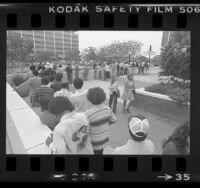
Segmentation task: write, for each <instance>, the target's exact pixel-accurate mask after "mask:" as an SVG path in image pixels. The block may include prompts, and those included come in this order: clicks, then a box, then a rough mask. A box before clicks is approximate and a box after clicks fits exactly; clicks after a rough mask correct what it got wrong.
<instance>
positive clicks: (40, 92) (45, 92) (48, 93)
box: [35, 76, 54, 111]
mask: <svg viewBox="0 0 200 188" xmlns="http://www.w3.org/2000/svg"><path fill="white" fill-rule="evenodd" d="M41 84H42V85H41V86H40V87H39V88H38V89H37V90H36V96H35V97H36V101H37V102H39V104H40V100H41V97H44V98H45V97H46V98H48V97H53V95H54V91H53V89H51V88H50V87H48V84H49V77H48V76H43V77H42V79H41ZM44 110H45V109H43V108H42V106H41V111H44Z"/></svg>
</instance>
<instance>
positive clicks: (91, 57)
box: [81, 47, 98, 61]
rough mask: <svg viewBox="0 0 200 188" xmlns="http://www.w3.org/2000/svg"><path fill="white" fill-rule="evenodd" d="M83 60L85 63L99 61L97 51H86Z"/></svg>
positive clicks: (88, 49) (83, 52) (89, 49)
mask: <svg viewBox="0 0 200 188" xmlns="http://www.w3.org/2000/svg"><path fill="white" fill-rule="evenodd" d="M81 58H82V59H83V60H84V61H97V60H98V56H97V50H96V48H94V47H88V48H86V49H84V50H83V51H82V53H81Z"/></svg>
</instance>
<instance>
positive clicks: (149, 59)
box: [149, 45, 152, 64]
mask: <svg viewBox="0 0 200 188" xmlns="http://www.w3.org/2000/svg"><path fill="white" fill-rule="evenodd" d="M151 51H152V49H151V45H150V47H149V64H150V61H151Z"/></svg>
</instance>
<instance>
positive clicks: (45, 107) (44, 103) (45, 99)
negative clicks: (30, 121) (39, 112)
mask: <svg viewBox="0 0 200 188" xmlns="http://www.w3.org/2000/svg"><path fill="white" fill-rule="evenodd" d="M51 99H52V96H50V95H49V96H48V95H47V96H45V97H44V96H42V97H40V106H41V108H42V109H43V110H48V105H49V102H50V101H51Z"/></svg>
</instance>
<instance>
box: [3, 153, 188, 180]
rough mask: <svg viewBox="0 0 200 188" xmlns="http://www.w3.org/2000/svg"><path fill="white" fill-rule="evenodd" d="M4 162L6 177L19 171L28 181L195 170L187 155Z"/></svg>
mask: <svg viewBox="0 0 200 188" xmlns="http://www.w3.org/2000/svg"><path fill="white" fill-rule="evenodd" d="M1 161H2V165H1V167H0V171H2V172H3V173H4V178H3V180H7V179H9V180H12V178H16V174H17V177H18V179H17V180H21V178H24V179H26V180H27V181H28V180H29V179H30V178H31V179H30V180H34V178H36V179H37V180H40V179H41V180H43V181H44V180H48V181H120V180H128V181H147V180H149V181H163V180H168V181H174V180H178V181H189V180H190V177H187V178H185V177H182V178H181V179H180V177H178V178H179V179H177V177H176V176H177V174H178V175H179V176H185V174H188V173H189V172H190V170H191V169H190V165H189V162H190V160H189V157H184V156H179V157H178V156H172V157H169V156H167V157H163V156H147V157H144V156H139V157H138V156H117V157H116V156H92V157H91V156H64V157H63V156H53V157H52V156H23V157H21V156H19V157H15V156H7V157H6V158H5V160H1ZM189 175H190V174H189ZM159 177H160V178H159ZM165 178H166V179H165ZM188 178H189V179H188ZM15 180H16V179H15Z"/></svg>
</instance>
